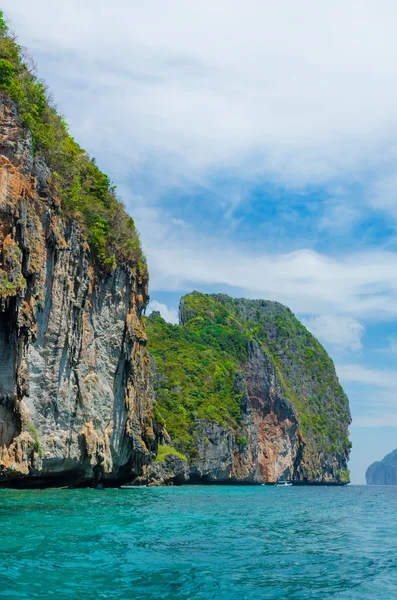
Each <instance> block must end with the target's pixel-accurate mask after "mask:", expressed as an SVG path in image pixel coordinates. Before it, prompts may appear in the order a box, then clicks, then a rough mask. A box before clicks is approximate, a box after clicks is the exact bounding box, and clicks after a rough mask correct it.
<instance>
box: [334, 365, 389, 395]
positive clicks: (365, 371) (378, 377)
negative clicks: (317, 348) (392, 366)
mask: <svg viewBox="0 0 397 600" xmlns="http://www.w3.org/2000/svg"><path fill="white" fill-rule="evenodd" d="M337 372H338V375H339V377H340V379H341V380H342V381H344V382H348V383H358V384H362V385H370V386H375V387H377V388H385V389H391V390H397V371H392V370H386V369H384V370H382V369H379V370H377V369H369V368H367V367H364V366H362V365H359V364H345V365H338V366H337ZM396 399H397V392H396Z"/></svg>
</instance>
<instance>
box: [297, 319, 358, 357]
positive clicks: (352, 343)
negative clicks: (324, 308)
mask: <svg viewBox="0 0 397 600" xmlns="http://www.w3.org/2000/svg"><path fill="white" fill-rule="evenodd" d="M302 323H303V324H304V325H305V327H307V328H308V329H309V331H311V332H312V334H313V335H314V336H315V337H317V338H318V339H319V340H320V342H323V343H325V344H330V345H332V346H335V347H336V348H340V349H347V350H351V351H352V352H360V351H361V350H362V348H363V345H362V342H361V338H362V336H363V335H364V327H363V326H362V325H361V323H359V322H358V321H356V320H355V319H353V318H352V317H336V316H334V315H321V316H319V317H309V318H305V319H302Z"/></svg>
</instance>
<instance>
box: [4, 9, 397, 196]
mask: <svg viewBox="0 0 397 600" xmlns="http://www.w3.org/2000/svg"><path fill="white" fill-rule="evenodd" d="M2 7H3V9H4V10H5V12H6V14H7V15H8V16H9V17H10V18H11V21H12V24H13V25H14V26H15V29H17V31H18V33H19V35H20V39H21V42H22V43H24V44H26V45H28V47H29V48H30V49H31V52H32V53H35V54H37V55H38V56H40V54H41V53H46V54H47V58H46V62H45V68H46V69H48V72H49V73H51V85H52V86H55V91H56V92H58V91H59V92H60V93H57V97H58V100H59V101H60V100H62V106H61V110H62V111H63V112H65V113H66V114H67V116H69V117H70V118H71V119H72V124H73V131H74V132H75V133H78V136H79V138H80V139H81V138H83V139H82V141H83V142H86V141H89V146H90V147H91V148H92V147H97V148H99V147H103V148H106V149H107V151H108V152H109V154H112V155H113V156H115V157H117V159H118V158H119V157H120V156H121V157H124V159H128V160H132V159H133V160H134V161H135V162H136V161H138V160H141V161H142V162H145V161H146V160H147V159H148V157H149V158H151V159H152V158H153V156H154V155H155V156H157V157H158V158H159V160H160V161H161V162H162V163H164V164H167V165H169V166H170V168H171V170H172V172H173V173H174V175H176V174H178V176H180V175H181V174H183V173H188V174H189V176H190V177H193V176H197V177H205V173H206V171H207V170H208V169H211V170H214V169H219V168H224V167H227V168H235V167H236V166H239V168H240V169H241V170H244V171H245V172H246V173H248V174H256V173H261V174H264V173H265V174H267V176H268V177H273V178H275V179H276V180H279V181H281V182H282V183H284V184H287V185H289V184H291V185H295V184H298V185H299V184H302V185H305V184H313V183H316V182H320V183H321V182H327V181H330V180H332V179H333V178H335V177H338V178H341V177H344V176H348V177H349V178H350V177H352V176H354V177H355V178H357V177H359V176H360V175H361V174H362V173H364V174H366V173H367V170H368V167H369V166H373V165H374V164H375V163H376V164H378V165H379V164H381V163H382V161H383V162H385V161H386V162H389V163H390V162H393V168H394V164H395V162H394V159H395V155H396V148H395V140H396V136H397V111H396V105H397V63H396V61H395V56H396V54H397V37H396V36H395V30H394V29H395V28H394V23H395V21H396V19H397V5H396V3H395V2H393V1H392V0H379V2H377V3H374V2H373V1H371V0H350V1H346V0H335V1H334V2H332V3H319V2H317V1H316V0H301V1H300V2H296V3H293V2H290V3H288V5H286V4H285V3H283V2H281V3H277V2H273V1H272V0H248V1H247V2H241V1H239V0H218V1H217V2H216V3H214V2H212V1H211V0H202V1H201V2H196V3H187V2H185V0H169V1H168V2H167V5H166V6H165V5H164V4H162V3H159V2H157V1H156V0H146V1H145V2H139V1H137V0H132V1H130V0H115V1H114V2H112V3H111V4H109V2H105V0H85V2H81V1H79V0H70V1H69V2H67V3H60V2H52V1H50V0H36V1H35V2H34V3H29V2H26V0H4V1H3V4H2ZM50 61H53V63H51V62H50ZM69 99H73V100H74V102H73V106H72V103H71V102H69ZM115 162H116V161H115Z"/></svg>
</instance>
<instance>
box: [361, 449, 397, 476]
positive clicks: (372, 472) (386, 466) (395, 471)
mask: <svg viewBox="0 0 397 600" xmlns="http://www.w3.org/2000/svg"><path fill="white" fill-rule="evenodd" d="M365 478H366V481H367V485H397V450H393V452H390V454H387V455H386V456H385V457H384V458H383V459H382V460H380V461H377V462H374V463H372V465H370V466H369V467H368V469H367V472H366V473H365Z"/></svg>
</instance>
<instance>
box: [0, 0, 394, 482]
mask: <svg viewBox="0 0 397 600" xmlns="http://www.w3.org/2000/svg"><path fill="white" fill-rule="evenodd" d="M2 7H3V10H4V11H5V13H6V16H7V17H8V19H9V21H10V22H11V26H12V27H13V28H14V29H15V30H16V31H17V33H18V35H19V41H20V43H21V44H23V45H25V46H27V47H28V48H29V52H30V54H31V55H33V56H34V58H35V59H36V61H37V64H38V73H39V74H40V76H41V77H43V78H44V79H45V80H46V82H47V84H48V85H49V87H50V88H51V90H52V91H53V93H54V96H55V98H56V102H57V105H58V108H59V110H60V111H61V113H63V114H64V115H65V117H66V118H67V120H68V122H69V123H70V125H71V131H72V133H73V135H74V136H75V137H76V138H77V139H78V141H79V142H80V143H81V144H82V145H83V146H84V147H85V148H86V149H87V150H88V151H89V152H90V153H91V155H92V156H95V158H96V159H97V162H98V164H99V165H100V166H101V167H102V168H103V169H104V170H105V171H106V172H107V173H108V174H109V175H110V176H111V178H112V179H113V180H114V182H115V183H116V184H117V186H118V190H119V193H120V195H121V196H122V198H123V200H124V202H125V203H126V206H127V208H128V210H129V212H130V213H131V214H132V215H133V216H134V218H135V221H136V223H137V225H138V228H139V230H140V232H141V237H142V241H143V245H144V249H145V251H146V254H147V256H148V262H149V267H150V273H151V298H152V300H151V302H152V303H151V308H160V309H161V311H162V313H163V315H164V316H165V317H166V318H168V319H170V320H175V319H176V315H177V306H178V302H179V299H180V297H181V295H182V294H184V293H186V292H190V291H191V290H193V289H198V290H202V291H205V292H219V291H222V292H226V293H230V294H231V295H235V296H246V297H251V298H268V299H273V300H278V301H280V302H283V303H285V304H287V305H288V306H289V307H290V308H291V309H292V310H293V311H294V312H295V313H296V314H297V316H298V317H299V318H301V319H302V320H303V322H304V323H305V325H306V326H307V327H308V328H309V329H310V330H311V331H312V332H313V333H314V334H315V335H316V336H317V337H318V338H319V339H320V341H321V342H322V343H323V344H324V346H325V347H326V349H327V350H328V351H329V353H330V354H331V356H332V358H333V359H334V362H335V364H336V367H337V372H338V375H339V377H340V380H341V382H342V384H343V385H344V387H345V389H346V391H347V393H348V395H349V398H350V403H351V409H352V414H353V424H352V427H351V438H352V442H353V452H352V460H351V465H350V466H351V471H352V480H353V482H355V483H362V482H363V481H364V473H365V469H366V467H367V466H368V465H369V464H370V463H371V462H372V461H374V460H378V459H380V458H381V457H382V456H383V455H385V454H386V453H388V452H390V451H391V450H393V449H394V448H396V447H397V398H396V389H397V364H396V363H397V319H396V317H397V236H396V233H397V202H396V189H397V168H396V166H397V160H396V159H397V62H396V60H395V57H396V56H397V38H396V36H395V30H394V29H395V28H394V24H395V22H396V18H397V6H396V5H395V3H394V2H392V1H389V0H379V1H378V2H377V3H374V2H372V1H366V0H361V1H358V0H347V1H346V0H344V1H342V0H336V1H335V2H333V3H318V2H317V1H315V0H301V2H299V3H292V2H287V1H282V2H278V3H275V2H270V1H267V0H247V1H246V2H241V1H237V0H228V1H226V0H219V1H218V2H216V3H213V2H210V1H209V0H203V1H202V2H200V3H187V2H184V1H183V0H169V1H168V2H167V5H166V8H165V4H164V3H162V2H159V1H158V0H146V1H145V2H144V3H142V2H138V1H135V0H132V1H127V0H114V1H113V2H112V3H108V2H104V1H102V0H95V1H94V0H85V2H84V3H83V2H77V0H71V1H69V2H68V3H62V5H60V3H54V2H50V1H49V0H36V1H35V2H34V3H29V2H28V1H27V0H4V1H3V3H2Z"/></svg>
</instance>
